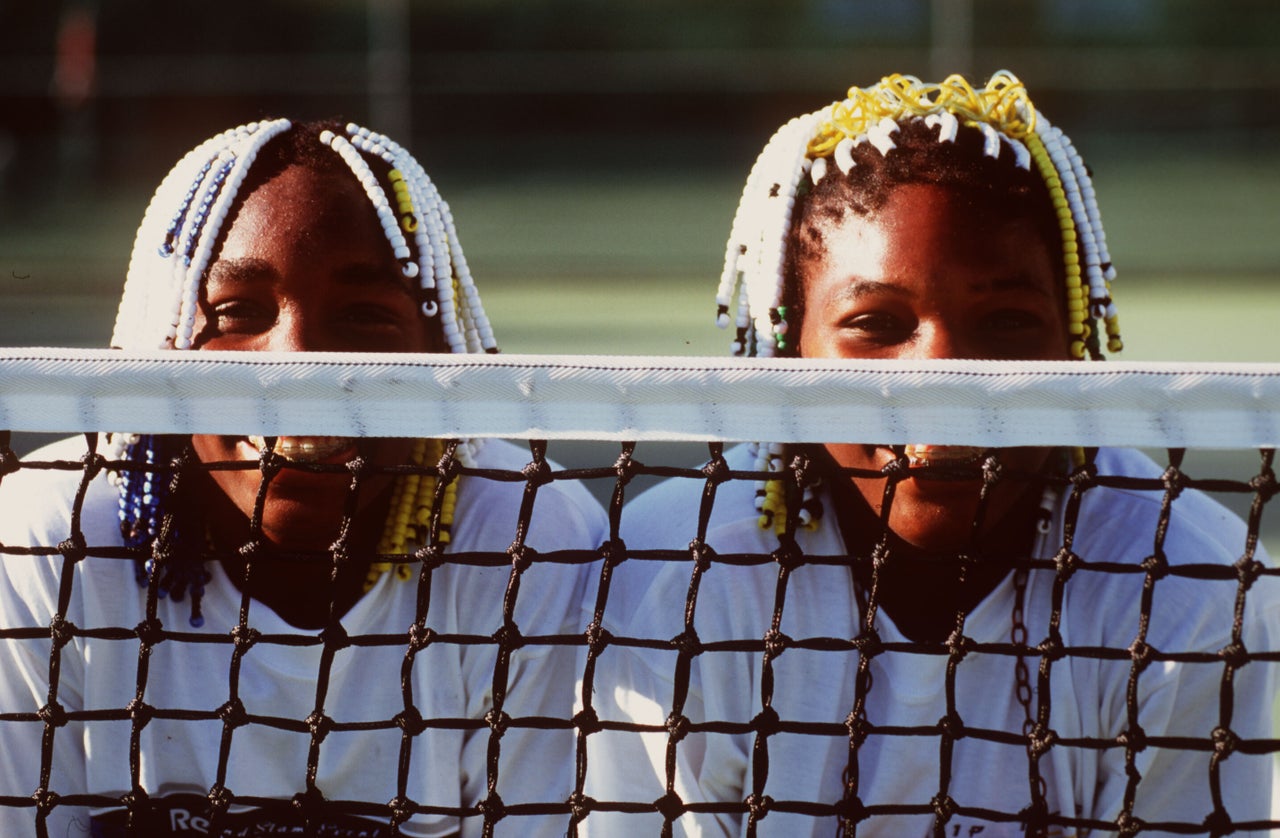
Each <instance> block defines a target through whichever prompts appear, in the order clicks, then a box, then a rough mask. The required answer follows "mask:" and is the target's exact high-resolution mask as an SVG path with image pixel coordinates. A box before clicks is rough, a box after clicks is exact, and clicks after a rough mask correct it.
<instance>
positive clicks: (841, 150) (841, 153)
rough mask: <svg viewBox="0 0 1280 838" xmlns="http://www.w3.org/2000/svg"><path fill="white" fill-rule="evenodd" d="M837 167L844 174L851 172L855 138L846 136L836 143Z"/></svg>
mask: <svg viewBox="0 0 1280 838" xmlns="http://www.w3.org/2000/svg"><path fill="white" fill-rule="evenodd" d="M835 161H836V168H838V169H839V170H840V172H841V173H842V174H846V175H847V174H849V170H850V169H852V168H853V166H854V163H853V139H852V138H850V137H845V138H844V139H843V140H841V141H840V142H839V143H837V144H836V153H835Z"/></svg>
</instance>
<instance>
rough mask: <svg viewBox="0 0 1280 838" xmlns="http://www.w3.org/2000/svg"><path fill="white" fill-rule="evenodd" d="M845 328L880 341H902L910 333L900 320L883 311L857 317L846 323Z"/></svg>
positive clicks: (908, 328)
mask: <svg viewBox="0 0 1280 838" xmlns="http://www.w3.org/2000/svg"><path fill="white" fill-rule="evenodd" d="M844 328H845V329H848V330H852V331H854V332H858V333H861V334H862V335H863V336H865V337H868V338H871V339H874V340H880V341H893V340H901V339H902V338H904V337H906V335H907V334H909V333H910V327H909V326H908V325H907V324H906V323H904V322H903V321H902V320H901V319H900V318H898V317H896V316H894V315H892V314H889V313H888V312H883V311H877V312H871V313H868V314H860V315H857V316H856V317H853V318H851V319H849V320H848V321H846V322H845V324H844Z"/></svg>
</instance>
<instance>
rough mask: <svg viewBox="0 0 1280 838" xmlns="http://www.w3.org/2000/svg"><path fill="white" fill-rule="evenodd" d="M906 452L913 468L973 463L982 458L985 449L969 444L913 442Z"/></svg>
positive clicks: (908, 462)
mask: <svg viewBox="0 0 1280 838" xmlns="http://www.w3.org/2000/svg"><path fill="white" fill-rule="evenodd" d="M905 453H906V456H907V465H908V466H910V467H911V468H934V467H937V466H967V465H972V464H973V463H976V462H978V461H979V460H980V459H981V458H982V453H983V449H981V448H973V447H971V446H968V445H927V444H912V445H908V446H906V451H905Z"/></svg>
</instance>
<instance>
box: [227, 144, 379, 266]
mask: <svg viewBox="0 0 1280 838" xmlns="http://www.w3.org/2000/svg"><path fill="white" fill-rule="evenodd" d="M238 203H239V208H238V210H236V211H235V212H234V213H233V214H232V216H231V217H230V218H229V219H228V227H227V229H226V230H225V231H224V234H223V241H222V245H221V247H220V248H219V258H227V257H228V256H230V255H233V254H236V255H238V254H240V253H242V252H243V251H247V250H263V249H265V250H268V251H269V250H273V249H278V248H281V247H293V248H298V247H305V248H306V249H307V250H308V251H310V252H311V253H312V254H313V255H315V256H316V257H318V258H321V257H325V256H338V255H340V254H348V255H349V254H351V253H353V252H358V251H363V252H364V255H365V258H366V259H368V260H376V261H387V262H390V261H392V259H393V255H392V253H391V249H390V245H389V244H388V243H387V241H386V238H385V237H384V236H383V234H382V230H381V227H380V225H379V223H378V220H377V213H376V212H375V211H374V209H373V206H372V205H371V204H370V202H369V198H368V196H367V195H366V194H365V192H364V190H363V189H362V188H361V186H360V185H359V184H358V183H357V182H356V181H355V179H354V178H353V177H350V176H344V175H343V174H341V173H331V172H316V171H314V170H312V169H309V168H306V167H303V166H299V165H291V166H288V167H286V168H285V169H284V170H282V171H281V172H280V173H278V174H276V175H274V176H272V177H271V178H269V179H268V180H266V181H264V182H262V183H260V184H258V185H257V186H256V187H255V188H254V189H253V190H252V191H251V192H250V193H249V194H247V195H244V196H242V198H241V200H240V201H239V202H238Z"/></svg>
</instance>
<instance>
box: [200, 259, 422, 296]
mask: <svg viewBox="0 0 1280 838" xmlns="http://www.w3.org/2000/svg"><path fill="white" fill-rule="evenodd" d="M333 278H334V280H335V281H336V282H337V283H338V284H339V285H345V286H348V287H357V288H359V287H367V288H372V287H378V286H385V287H387V288H393V289H395V290H396V291H400V292H403V293H404V294H407V295H408V296H410V297H413V296H414V289H412V288H411V287H410V286H409V284H408V283H407V282H406V281H405V280H404V279H403V278H402V277H401V276H400V273H399V271H398V270H395V269H394V268H388V267H387V266H386V265H375V264H372V263H364V262H355V263H352V264H349V265H344V266H342V267H341V268H339V269H338V270H337V271H335V273H334V275H333ZM277 279H278V275H277V273H276V270H275V269H274V268H273V267H271V264H270V263H269V262H267V261H266V260H265V259H256V258H253V257H245V258H243V259H219V260H218V261H216V262H214V263H213V264H212V265H210V266H209V273H208V277H207V282H209V283H218V284H224V283H226V284H234V285H259V284H266V283H271V282H275V281H276V280H277Z"/></svg>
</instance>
